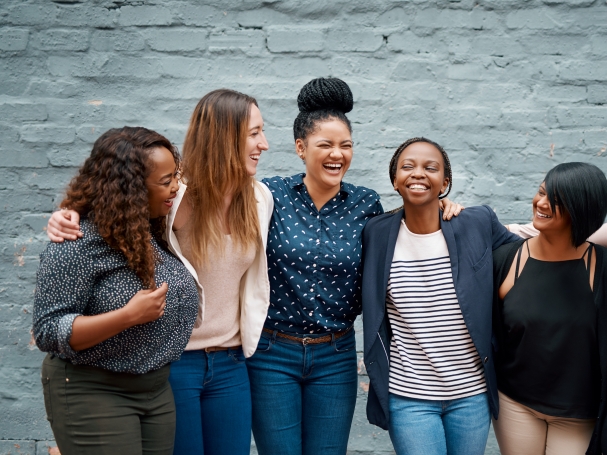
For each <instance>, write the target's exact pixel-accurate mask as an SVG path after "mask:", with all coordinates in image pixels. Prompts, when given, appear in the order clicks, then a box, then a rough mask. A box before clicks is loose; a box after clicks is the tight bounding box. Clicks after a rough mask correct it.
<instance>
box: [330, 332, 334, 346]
mask: <svg viewBox="0 0 607 455" xmlns="http://www.w3.org/2000/svg"><path fill="white" fill-rule="evenodd" d="M331 346H335V333H334V332H331Z"/></svg>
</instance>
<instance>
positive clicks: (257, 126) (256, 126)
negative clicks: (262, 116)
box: [249, 123, 263, 131]
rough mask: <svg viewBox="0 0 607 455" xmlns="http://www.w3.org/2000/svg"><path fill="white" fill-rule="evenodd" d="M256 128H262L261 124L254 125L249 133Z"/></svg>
mask: <svg viewBox="0 0 607 455" xmlns="http://www.w3.org/2000/svg"><path fill="white" fill-rule="evenodd" d="M258 128H263V123H262V124H261V125H255V126H253V127H251V128H249V131H253V130H256V129H258Z"/></svg>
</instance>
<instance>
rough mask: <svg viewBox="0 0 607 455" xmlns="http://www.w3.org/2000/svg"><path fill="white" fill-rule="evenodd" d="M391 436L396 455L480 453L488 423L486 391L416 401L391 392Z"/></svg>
mask: <svg viewBox="0 0 607 455" xmlns="http://www.w3.org/2000/svg"><path fill="white" fill-rule="evenodd" d="M389 406H390V439H391V440H392V444H394V449H395V450H396V453H397V455H447V454H449V455H483V454H484V453H485V446H486V445H487V436H488V435H489V424H490V423H491V419H490V413H489V402H488V401H487V394H486V393H481V394H479V395H474V396H471V397H467V398H460V399H457V400H418V399H415V398H407V397H403V396H399V395H395V394H393V393H391V394H390V403H389Z"/></svg>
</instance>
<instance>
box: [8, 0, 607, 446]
mask: <svg viewBox="0 0 607 455" xmlns="http://www.w3.org/2000/svg"><path fill="white" fill-rule="evenodd" d="M203 3H204V4H203ZM606 22H607V2H606V1H604V0H567V1H565V0H500V1H499V2H496V1H491V0H412V1H409V2H404V1H400V0H374V1H371V2H370V1H368V0H335V1H331V2H325V1H320V0H246V1H240V0H224V1H221V2H220V1H216V0H208V1H205V2H198V1H195V0H167V1H163V2H158V1H155V0H137V1H134V0H133V1H132V0H124V1H113V0H95V1H94V2H85V1H79V0H57V1H49V0H5V1H2V2H0V59H1V64H0V136H1V137H2V140H0V156H1V158H2V159H1V160H0V195H1V196H2V201H3V203H2V205H3V207H4V216H3V217H2V221H1V222H0V255H2V257H3V260H2V262H1V263H0V264H1V265H0V267H1V268H2V272H3V273H1V274H0V296H1V298H0V324H1V327H2V330H1V331H0V380H1V383H2V384H3V385H2V388H1V389H2V390H1V391H0V409H1V410H2V412H0V455H4V454H9V453H12V454H17V453H23V454H25V453H27V454H32V455H41V454H48V453H56V451H55V450H54V449H52V448H53V447H54V445H53V442H52V437H53V436H52V433H51V431H50V427H49V425H48V423H47V421H46V419H45V415H44V409H43V401H42V392H41V386H40V381H39V365H40V362H41V359H42V357H43V355H42V353H40V352H38V350H37V349H36V348H35V346H33V345H32V343H31V335H30V326H31V312H32V293H33V290H34V286H35V272H36V268H37V264H38V255H39V253H40V251H41V250H42V249H43V248H44V245H45V242H46V236H45V233H44V226H45V223H46V219H47V217H48V215H49V214H50V213H51V211H52V210H53V209H54V208H55V207H56V205H57V203H58V202H59V200H60V198H61V194H62V191H63V190H64V188H65V185H66V184H67V183H68V181H69V179H70V178H71V176H72V175H73V173H74V172H75V170H76V169H77V167H78V166H79V165H80V164H81V162H82V160H83V159H84V157H86V156H87V154H88V153H89V152H90V148H91V144H92V142H93V141H94V140H95V139H96V138H97V137H98V136H99V134H101V132H103V131H105V130H106V129H108V128H110V127H118V126H122V125H125V124H129V125H136V124H137V125H145V126H147V127H149V128H153V129H156V130H158V131H160V132H162V133H163V134H165V135H167V136H168V137H169V138H170V139H171V140H172V141H174V142H175V143H176V144H178V145H181V143H182V142H183V137H184V134H185V129H186V127H187V122H188V119H189V116H190V114H191V111H192V109H193V107H194V106H195V104H196V102H197V100H198V99H199V98H200V97H201V96H202V95H204V94H205V93H206V92H208V91H209V90H212V89H216V88H220V87H229V88H233V89H236V90H239V91H242V92H245V93H248V94H251V95H253V96H255V97H256V98H257V99H258V101H259V105H260V108H261V111H262V113H263V115H264V119H265V122H266V127H267V128H266V131H267V137H268V140H269V142H270V146H271V147H270V150H269V151H268V152H266V153H264V155H263V157H262V160H261V163H260V165H259V171H258V176H259V177H266V176H271V175H275V174H282V175H287V174H292V173H295V172H299V171H301V170H302V167H301V164H300V162H299V160H298V159H297V158H296V156H295V154H294V147H293V139H292V133H291V127H292V122H293V119H294V117H295V115H296V114H297V106H296V101H295V100H296V97H297V93H298V90H299V89H300V87H301V86H302V85H303V84H304V83H306V82H307V81H309V80H310V79H312V78H314V77H318V76H337V77H341V78H343V79H344V80H346V81H347V82H348V83H349V84H350V85H351V87H352V89H353V92H354V95H355V101H356V103H355V108H354V110H353V112H352V113H351V114H350V118H351V119H352V122H353V129H354V139H355V157H354V160H353V163H352V166H351V169H350V171H349V174H348V178H347V180H349V181H351V182H352V183H355V184H361V185H366V186H369V187H371V188H374V189H375V190H377V191H378V192H379V193H380V194H381V195H382V200H383V203H384V207H386V208H387V209H390V208H394V207H396V206H397V205H398V204H399V200H398V197H397V196H396V195H395V193H394V192H393V190H392V189H391V186H390V183H389V180H388V177H387V165H388V161H389V158H390V156H391V154H392V152H393V150H394V149H395V147H397V146H398V145H399V144H400V143H401V142H403V141H404V140H405V139H407V138H409V137H411V136H419V135H425V136H428V137H430V138H432V139H434V140H436V141H438V142H439V143H441V144H442V145H444V147H445V148H446V150H447V151H448V152H449V153H450V156H451V161H452V163H453V170H454V187H453V192H452V197H453V198H454V199H455V200H457V201H459V202H461V203H463V204H464V205H467V206H469V205H475V204H483V203H486V204H490V205H491V206H492V207H494V209H495V210H496V212H497V214H498V216H499V217H500V219H501V221H503V222H504V223H508V222H524V221H526V220H527V219H528V218H529V215H530V206H531V204H530V201H531V198H532V196H533V194H534V192H535V189H536V187H537V185H538V184H539V183H540V180H541V178H542V177H543V175H544V174H545V172H546V171H548V170H549V169H550V168H551V167H552V166H554V165H555V164H557V163H561V162H564V161H568V160H569V161H571V160H581V161H587V162H590V163H594V164H596V165H597V166H599V167H600V168H601V169H603V170H604V171H607V151H606V150H607V89H606V88H605V83H606V82H607V46H606V45H605V43H607V33H606V32H605V27H604V24H605V23H606ZM357 327H358V328H359V333H358V348H359V350H360V349H361V348H362V338H361V334H360V329H361V327H360V322H357ZM361 365H362V364H361ZM359 373H360V390H359V403H358V406H357V411H356V416H355V420H354V425H353V427H352V432H351V440H350V450H349V453H351V454H359V455H362V454H379V455H381V454H389V453H392V449H391V444H390V442H389V439H388V437H387V435H386V433H385V432H383V431H381V430H379V429H377V428H375V427H372V426H370V425H369V424H368V423H367V422H366V418H365V414H364V403H365V396H366V393H367V390H368V378H367V377H366V374H365V371H364V368H361V371H360V372H359ZM252 450H253V453H255V449H254V447H253V449H252ZM497 453H498V451H497V448H496V446H495V443H494V440H493V439H491V440H490V444H489V445H488V448H487V454H497Z"/></svg>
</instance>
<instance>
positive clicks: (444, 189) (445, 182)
mask: <svg viewBox="0 0 607 455" xmlns="http://www.w3.org/2000/svg"><path fill="white" fill-rule="evenodd" d="M448 187H449V179H448V178H445V180H443V186H442V187H441V189H440V194H443V193H444V192H445V191H447V188H448Z"/></svg>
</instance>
